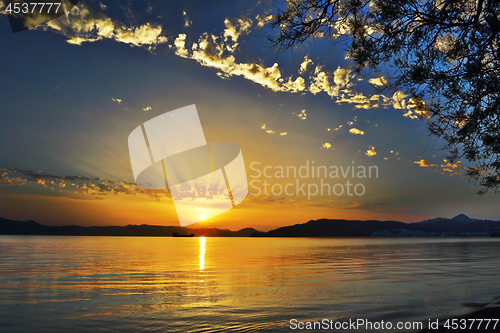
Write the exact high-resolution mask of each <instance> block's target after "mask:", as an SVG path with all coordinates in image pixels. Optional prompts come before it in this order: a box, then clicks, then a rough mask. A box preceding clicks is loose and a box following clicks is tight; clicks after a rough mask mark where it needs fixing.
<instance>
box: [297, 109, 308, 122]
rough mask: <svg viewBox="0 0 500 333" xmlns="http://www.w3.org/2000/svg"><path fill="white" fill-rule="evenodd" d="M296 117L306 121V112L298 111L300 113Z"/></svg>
mask: <svg viewBox="0 0 500 333" xmlns="http://www.w3.org/2000/svg"><path fill="white" fill-rule="evenodd" d="M297 117H299V118H300V119H302V120H306V119H307V111H306V110H302V111H300V113H299V114H297Z"/></svg>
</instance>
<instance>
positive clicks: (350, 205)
mask: <svg viewBox="0 0 500 333" xmlns="http://www.w3.org/2000/svg"><path fill="white" fill-rule="evenodd" d="M385 205H387V204H386V203H375V204H370V203H366V202H358V201H354V202H344V203H343V204H342V208H343V209H362V210H379V209H380V208H381V207H382V206H385Z"/></svg>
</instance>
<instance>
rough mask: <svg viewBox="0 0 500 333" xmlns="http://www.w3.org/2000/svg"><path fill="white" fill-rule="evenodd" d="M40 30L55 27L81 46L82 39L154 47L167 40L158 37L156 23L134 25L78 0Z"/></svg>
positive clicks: (159, 26) (84, 40)
mask: <svg viewBox="0 0 500 333" xmlns="http://www.w3.org/2000/svg"><path fill="white" fill-rule="evenodd" d="M40 29H43V30H50V29H51V30H55V31H57V32H59V33H61V34H62V35H64V36H65V37H67V38H68V40H67V42H68V43H70V44H74V45H81V44H82V43H84V42H95V41H98V40H102V39H111V40H114V41H117V42H120V43H125V44H129V45H131V46H142V47H146V48H148V49H150V50H151V49H154V48H155V47H156V46H157V45H159V44H162V43H165V42H167V38H166V37H165V36H162V31H163V29H162V27H161V25H159V24H152V23H149V22H148V23H145V24H143V25H140V26H137V27H134V26H126V25H125V24H123V23H121V22H119V21H116V20H112V19H111V18H109V17H107V16H106V15H105V14H104V13H102V12H98V11H96V10H94V9H91V8H89V7H86V6H85V5H84V4H82V3H81V2H80V3H79V4H78V5H77V6H75V7H73V8H72V9H71V11H70V12H69V13H68V14H67V16H65V15H63V16H61V17H59V18H57V19H55V20H52V21H49V22H47V24H46V25H43V26H40Z"/></svg>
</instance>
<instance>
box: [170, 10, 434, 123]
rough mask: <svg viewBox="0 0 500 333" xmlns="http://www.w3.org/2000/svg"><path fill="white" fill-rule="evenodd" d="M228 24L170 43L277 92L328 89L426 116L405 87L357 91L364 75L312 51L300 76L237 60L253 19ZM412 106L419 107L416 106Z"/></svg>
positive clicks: (363, 105) (336, 95) (378, 81)
mask: <svg viewBox="0 0 500 333" xmlns="http://www.w3.org/2000/svg"><path fill="white" fill-rule="evenodd" d="M258 19H260V16H258V17H256V21H258ZM224 24H225V26H226V27H225V29H224V31H223V32H222V33H221V34H219V35H215V34H211V33H207V32H205V33H203V34H202V35H201V36H200V37H199V38H198V40H197V41H196V42H193V43H188V41H187V40H188V38H187V37H188V36H187V35H186V34H179V35H178V36H177V38H175V40H174V41H173V44H172V45H170V47H171V48H172V49H173V50H174V52H175V54H176V55H178V56H180V57H183V58H187V59H193V60H195V61H197V62H198V63H199V64H201V65H202V66H205V67H211V68H214V69H216V70H217V75H219V76H220V77H222V78H229V77H231V76H242V77H244V78H245V79H247V80H250V81H252V82H254V83H257V84H259V85H261V86H262V87H264V88H267V89H271V90H272V91H275V92H289V93H306V92H309V93H311V94H313V95H316V94H318V93H322V92H324V93H326V94H328V95H329V96H330V97H331V98H332V99H334V100H335V102H336V103H338V104H342V103H346V104H352V105H353V106H354V108H356V109H372V108H379V107H384V108H387V107H389V106H392V107H394V108H395V109H398V110H404V111H405V112H406V113H404V115H405V116H406V117H409V116H410V115H413V113H414V112H416V113H417V114H418V115H421V116H422V117H423V115H424V113H425V110H424V109H423V108H422V107H421V106H422V103H416V101H414V102H413V103H410V102H409V101H407V99H408V96H407V95H405V94H404V93H403V92H401V91H396V92H395V93H394V94H393V95H392V96H391V97H388V96H385V95H383V94H373V95H368V96H367V95H364V94H363V93H360V92H356V91H355V90H354V89H353V88H354V86H355V83H354V82H356V81H359V80H361V78H360V77H355V74H354V73H353V72H352V70H351V69H350V68H342V67H340V66H339V67H337V69H335V70H334V71H327V70H324V66H322V65H317V66H315V65H314V62H313V60H312V59H310V58H309V56H308V55H306V56H305V57H304V60H303V62H302V63H301V64H300V68H299V70H298V73H297V75H296V76H294V75H290V76H282V72H281V70H280V68H279V65H278V63H274V64H273V65H272V66H266V65H264V64H263V63H260V62H249V63H240V62H237V60H236V58H235V56H234V53H235V51H236V50H237V48H238V46H239V44H238V41H239V38H240V37H241V36H242V35H244V34H248V33H250V32H251V29H252V26H253V22H252V20H251V19H249V18H244V17H239V18H226V19H225V20H224ZM257 27H259V24H257ZM307 73H311V74H310V75H309V77H306V76H304V75H305V74H307ZM368 82H369V83H370V84H372V85H374V86H386V85H387V80H386V79H385V77H384V76H380V77H375V78H369V79H368ZM411 107H414V108H415V109H414V110H412V109H411ZM416 117H418V116H416ZM410 118H413V117H410Z"/></svg>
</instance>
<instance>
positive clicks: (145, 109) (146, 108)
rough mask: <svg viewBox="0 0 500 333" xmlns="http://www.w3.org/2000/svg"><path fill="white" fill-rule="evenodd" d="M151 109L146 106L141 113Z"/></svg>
mask: <svg viewBox="0 0 500 333" xmlns="http://www.w3.org/2000/svg"><path fill="white" fill-rule="evenodd" d="M151 109H152V108H151V107H150V106H146V107H145V108H144V109H142V110H143V111H150V110H151Z"/></svg>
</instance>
